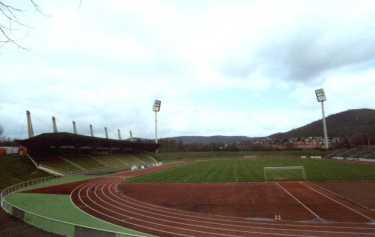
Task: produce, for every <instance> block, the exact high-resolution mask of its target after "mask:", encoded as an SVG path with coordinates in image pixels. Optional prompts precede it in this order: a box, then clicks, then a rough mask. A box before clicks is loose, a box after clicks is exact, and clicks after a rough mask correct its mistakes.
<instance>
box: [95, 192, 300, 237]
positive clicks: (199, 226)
mask: <svg viewBox="0 0 375 237" xmlns="http://www.w3.org/2000/svg"><path fill="white" fill-rule="evenodd" d="M103 187H104V186H103V185H102V186H101V188H100V194H102V195H104V196H105V197H106V198H108V199H109V200H111V201H113V202H115V203H118V202H116V201H114V200H113V199H112V198H110V197H108V196H107V195H106V194H105V193H104V192H103ZM96 193H97V192H96V190H95V196H96V197H97V198H98V199H99V200H100V201H101V202H104V203H106V204H108V205H109V206H112V207H114V208H116V209H118V210H121V211H125V212H127V213H131V214H133V215H134V214H135V215H139V216H142V217H146V218H150V219H155V220H161V219H159V218H156V217H152V216H150V215H144V214H141V213H140V212H141V210H138V209H136V208H133V207H132V209H134V210H135V212H133V211H129V210H127V209H123V208H120V207H118V206H117V205H114V204H111V203H109V202H107V201H106V200H104V199H102V198H100V197H99V195H97V194H96ZM127 207H129V206H127ZM112 212H113V213H116V214H118V215H121V216H123V214H122V213H120V212H117V211H113V210H112ZM153 214H156V213H152V212H151V215H153ZM162 216H164V217H166V218H168V217H170V216H167V215H162ZM134 219H138V218H136V217H134ZM185 220H186V219H185ZM142 221H145V220H142ZM163 221H165V222H168V223H171V224H172V225H171V226H173V224H180V225H184V226H191V227H198V228H206V229H211V230H218V231H230V232H242V233H244V234H245V233H246V234H263V235H275V236H305V235H295V234H281V233H277V234H275V233H265V232H258V231H240V230H236V229H225V228H220V227H210V226H203V225H194V224H189V223H183V222H177V221H171V220H168V219H164V220H163ZM151 223H154V224H155V225H164V224H158V223H156V222H151ZM165 226H168V225H165ZM169 227H170V226H169ZM175 228H179V229H183V230H189V231H193V232H201V233H205V234H214V235H219V236H237V237H239V236H238V235H232V234H220V233H217V232H207V231H201V230H194V229H186V228H182V227H175ZM287 231H289V230H287Z"/></svg>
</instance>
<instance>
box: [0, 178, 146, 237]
mask: <svg viewBox="0 0 375 237" xmlns="http://www.w3.org/2000/svg"><path fill="white" fill-rule="evenodd" d="M59 178H61V177H53V176H49V177H42V178H37V179H32V180H28V181H25V182H22V183H18V184H15V185H12V186H9V187H7V188H5V189H4V190H3V191H2V192H1V193H0V200H1V208H2V209H3V210H4V211H5V212H7V213H8V214H10V215H12V216H14V217H16V218H18V219H20V220H22V221H24V222H25V223H28V224H30V225H32V226H34V227H37V228H38V229H41V230H44V231H47V232H50V233H54V234H58V235H63V236H68V237H146V235H137V234H130V233H123V232H116V231H111V230H106V229H100V228H94V227H89V226H85V225H80V224H76V223H71V222H67V221H62V220H58V219H55V218H50V217H47V216H43V215H40V214H38V213H35V212H32V211H28V210H25V209H23V208H22V207H19V206H16V205H14V204H11V203H10V202H8V201H7V200H6V197H7V196H8V195H10V194H12V193H16V192H20V191H23V190H25V189H27V188H31V187H32V186H34V185H37V184H42V183H46V182H48V181H51V180H53V179H59ZM9 236H13V235H12V234H11V233H10V234H9Z"/></svg>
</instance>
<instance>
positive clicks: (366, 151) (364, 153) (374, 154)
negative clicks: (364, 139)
mask: <svg viewBox="0 0 375 237" xmlns="http://www.w3.org/2000/svg"><path fill="white" fill-rule="evenodd" d="M326 158H329V159H347V160H368V161H375V146H359V147H354V148H350V149H338V150H335V151H333V152H331V153H330V154H328V155H327V156H326Z"/></svg>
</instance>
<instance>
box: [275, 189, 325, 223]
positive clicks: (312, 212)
mask: <svg viewBox="0 0 375 237" xmlns="http://www.w3.org/2000/svg"><path fill="white" fill-rule="evenodd" d="M275 184H276V185H277V186H278V187H280V189H281V190H283V191H284V192H285V193H286V194H287V195H289V196H290V197H291V198H293V199H294V200H295V201H297V202H298V203H299V204H300V205H301V206H303V207H304V208H305V209H306V210H307V211H308V212H310V213H311V214H312V215H313V216H315V218H316V219H318V220H319V221H323V219H322V218H321V217H320V216H319V215H318V214H317V213H316V212H314V211H313V210H311V209H310V208H309V207H308V206H306V204H304V203H303V202H302V201H301V200H299V199H298V198H297V197H296V196H294V195H293V194H292V193H290V192H289V191H288V190H287V189H286V188H284V187H283V186H282V185H281V184H280V183H278V182H276V183H275Z"/></svg>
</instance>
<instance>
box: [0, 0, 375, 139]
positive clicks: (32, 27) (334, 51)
mask: <svg viewBox="0 0 375 237" xmlns="http://www.w3.org/2000/svg"><path fill="white" fill-rule="evenodd" d="M8 2H13V3H14V2H16V4H17V6H19V7H20V8H22V9H24V13H23V14H21V15H20V21H22V22H24V23H25V24H26V25H27V27H21V26H19V27H16V29H15V31H14V36H15V37H16V39H17V40H18V42H19V43H20V44H22V45H23V46H25V47H27V48H28V50H22V49H19V48H17V47H15V46H14V45H11V44H7V45H2V46H1V47H0V73H1V74H0V124H2V125H3V127H4V133H5V135H6V136H10V137H17V138H23V137H26V135H27V133H26V115H25V111H26V110H30V111H31V113H32V116H33V117H32V119H33V125H34V130H35V133H37V134H39V133H43V132H49V131H51V129H52V126H51V116H52V115H55V116H56V117H57V121H58V127H59V130H61V131H71V130H72V126H71V121H72V120H76V121H77V126H78V130H79V132H80V133H82V134H88V128H89V124H90V123H92V124H94V127H95V134H96V135H98V136H103V133H104V130H103V127H104V126H108V128H109V130H110V135H111V136H112V137H114V136H115V132H116V130H117V128H120V129H121V130H122V133H123V136H124V137H125V136H127V135H128V131H129V130H130V129H131V130H132V131H133V134H134V135H135V136H138V137H149V138H151V137H152V136H153V126H154V124H153V122H154V117H153V116H154V115H153V112H152V110H151V108H152V103H153V100H154V99H155V98H158V99H160V100H161V101H162V107H161V112H160V113H159V120H160V135H161V136H162V137H167V136H177V135H217V134H221V135H246V136H265V135H269V134H272V133H275V132H280V131H287V130H289V129H292V128H295V127H298V126H301V125H304V124H306V123H308V122H311V121H314V120H316V119H319V118H320V116H321V112H320V106H319V104H318V103H317V102H316V98H315V94H314V90H315V89H317V88H320V87H323V88H325V90H326V93H327V97H328V101H327V105H326V108H327V113H328V114H332V113H336V112H339V111H343V110H347V109H354V108H374V107H375V43H374V42H375V1H373V0H369V1H360V0H352V1H345V0H339V1H331V0H329V1H327V0H325V1H316V0H314V1H313V0H311V1H302V0H296V1H285V0H284V1H279V0H275V1H267V0H261V1H251V0H245V1H232V0H227V1H217V0H215V1H203V0H197V1H172V0H171V1H152V0H145V1H141V0H137V1H133V0H131V1H130V0H129V1H124V0H117V1H115V0H113V1H108V0H107V1H103V0H101V1H94V0H89V1H88V0H86V1H85V0H83V2H82V5H81V6H79V0H69V1H58V0H54V1H52V0H43V1H42V0H36V2H37V3H38V4H39V5H40V8H41V9H42V11H43V12H44V13H45V15H47V16H44V15H42V14H40V13H38V12H37V11H35V9H33V8H32V6H29V3H28V1H27V0H18V1H8ZM0 20H2V21H4V19H2V18H0Z"/></svg>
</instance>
